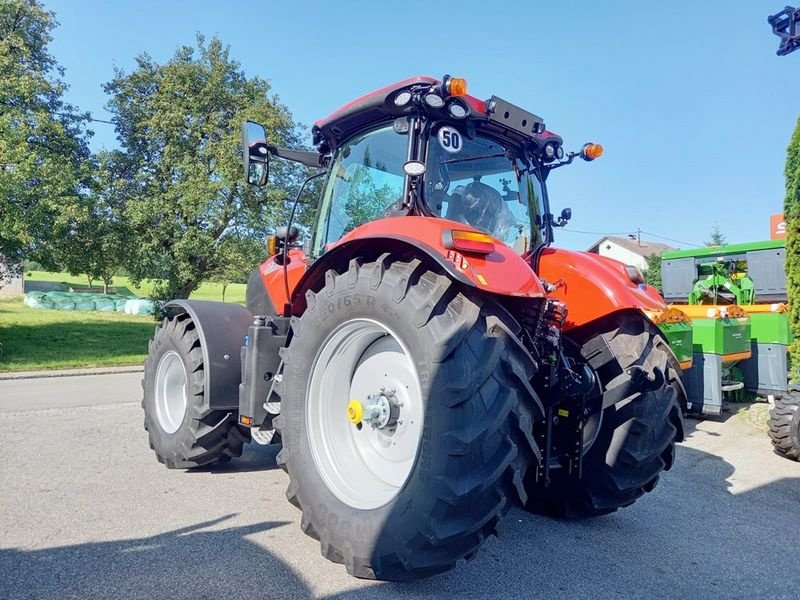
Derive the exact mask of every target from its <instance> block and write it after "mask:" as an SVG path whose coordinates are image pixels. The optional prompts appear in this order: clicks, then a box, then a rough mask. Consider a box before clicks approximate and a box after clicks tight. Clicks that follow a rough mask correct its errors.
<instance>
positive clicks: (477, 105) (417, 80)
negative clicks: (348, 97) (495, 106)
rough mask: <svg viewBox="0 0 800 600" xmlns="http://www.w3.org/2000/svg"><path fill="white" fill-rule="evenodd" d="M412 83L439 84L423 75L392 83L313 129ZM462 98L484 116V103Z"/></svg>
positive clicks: (361, 97) (318, 122) (335, 113)
mask: <svg viewBox="0 0 800 600" xmlns="http://www.w3.org/2000/svg"><path fill="white" fill-rule="evenodd" d="M414 83H432V84H438V83H441V82H440V81H439V80H438V79H436V78H435V77H426V76H424V75H420V76H418V77H409V78H408V79H404V80H403V81H398V82H397V83H393V84H391V85H387V86H386V87H382V88H380V89H379V90H375V91H374V92H370V93H369V94H364V95H363V96H360V97H358V98H356V99H355V100H353V101H351V102H348V103H347V104H345V105H344V106H342V107H341V108H340V109H338V110H337V111H335V112H333V113H331V114H330V115H328V116H327V117H326V118H324V119H320V120H319V121H316V122H315V123H314V126H315V127H319V128H322V127H325V125H327V124H328V123H330V122H331V121H335V120H336V119H338V118H339V117H341V116H342V115H343V114H345V113H347V112H348V111H349V110H350V109H351V108H353V107H355V106H359V105H363V104H366V103H368V102H369V100H370V99H372V98H375V97H378V96H385V95H387V94H390V93H391V92H393V91H395V90H399V89H400V88H403V87H406V86H407V85H411V84H414ZM462 98H463V99H464V100H465V101H466V102H467V104H469V105H470V106H471V107H472V109H473V110H475V111H478V112H480V113H483V114H486V102H484V101H483V100H480V99H479V98H476V97H475V96H470V95H469V94H467V95H466V96H462Z"/></svg>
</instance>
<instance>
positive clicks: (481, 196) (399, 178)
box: [245, 76, 602, 259]
mask: <svg viewBox="0 0 800 600" xmlns="http://www.w3.org/2000/svg"><path fill="white" fill-rule="evenodd" d="M252 125H253V124H250V127H249V128H245V132H246V133H247V132H251V131H252ZM257 135H258V136H262V134H261V133H260V132H257ZM312 135H313V142H314V144H315V146H316V148H317V150H318V152H319V154H318V155H317V156H311V157H309V158H310V160H306V161H305V163H306V164H314V165H324V166H326V167H327V168H328V170H327V182H326V184H325V187H324V192H323V194H322V198H321V200H320V203H319V209H318V212H317V216H316V221H315V225H314V228H313V231H312V236H311V238H312V239H311V243H310V257H309V258H311V259H316V258H319V257H320V256H321V255H322V254H323V253H325V252H326V251H327V250H329V249H331V248H333V247H335V246H336V245H337V243H338V242H339V241H340V240H341V239H342V238H343V237H345V236H346V235H347V234H348V233H350V232H352V231H353V230H355V229H356V228H358V227H360V226H362V225H365V224H367V223H370V222H373V221H375V220H378V219H382V218H385V217H393V216H424V217H437V218H441V219H447V220H448V221H453V222H456V223H459V224H462V225H466V226H468V227H469V228H471V229H474V230H477V231H479V232H482V233H484V234H487V235H488V236H490V237H491V238H492V240H493V241H497V242H501V243H503V244H505V245H507V246H509V247H510V248H512V249H513V250H514V251H515V252H516V253H517V254H519V255H522V254H525V253H527V252H529V251H531V250H535V249H537V248H540V247H542V246H543V245H545V244H547V243H548V242H549V241H550V240H551V239H552V227H553V226H558V225H563V224H564V223H565V222H566V220H567V218H568V216H569V214H570V213H569V211H568V210H567V211H565V213H564V215H562V218H561V219H559V220H555V219H554V218H553V216H552V215H551V214H550V212H549V207H548V201H547V191H546V187H545V179H546V177H547V174H548V172H549V171H550V170H551V169H552V168H555V167H557V166H561V165H562V164H566V163H568V162H571V161H572V158H573V157H574V156H575V155H576V154H578V153H571V154H570V155H569V156H568V157H567V158H566V159H565V158H564V151H563V149H562V140H561V138H560V137H559V136H557V135H555V134H553V133H551V132H548V131H546V129H545V126H544V122H543V120H542V119H541V118H540V117H538V116H536V115H534V114H532V113H530V112H527V111H525V110H523V109H521V108H519V107H516V106H514V105H512V104H510V103H508V102H506V101H504V100H502V99H500V98H497V97H495V96H493V97H491V98H490V99H489V100H487V101H483V100H479V99H478V98H475V97H473V96H470V95H468V94H467V82H466V81H465V80H464V79H460V78H455V77H449V76H445V77H444V78H442V80H441V81H439V80H437V79H433V78H430V77H415V78H411V79H407V80H405V81H401V82H399V83H396V84H393V85H390V86H387V87H385V88H382V89H380V90H377V91H375V92H373V93H371V94H368V95H366V96H363V97H361V98H359V99H357V100H355V101H353V102H351V103H349V104H347V105H346V106H344V107H343V108H341V109H339V110H338V111H336V112H334V113H333V114H331V115H330V116H329V117H327V118H325V119H322V120H320V121H317V122H316V123H315V125H314V127H313V130H312ZM261 139H263V137H262V138H261ZM245 144H246V147H248V148H251V149H252V148H254V147H256V148H257V152H255V153H254V152H252V151H251V152H249V153H248V156H247V158H249V161H250V162H251V163H256V164H259V163H263V162H265V161H266V160H268V156H269V153H272V154H278V155H281V150H280V149H275V148H268V150H269V153H265V152H264V148H265V147H264V146H263V145H259V144H256V145H255V146H254V142H253V140H252V139H246V140H245ZM601 152H602V148H601V147H600V146H599V145H596V144H587V145H586V146H585V147H584V149H583V150H582V151H581V153H580V156H582V157H583V158H584V159H586V160H592V159H593V158H596V157H597V156H599V155H600V153H601ZM310 154H311V153H310ZM246 168H247V172H248V174H250V172H251V169H252V168H253V167H251V166H248V167H246ZM262 171H263V169H259V171H258V172H259V173H261V172H262ZM258 179H259V176H257V177H256V180H257V181H255V182H259V183H265V181H260V180H258ZM250 180H251V181H254V178H253V177H252V176H251V177H250Z"/></svg>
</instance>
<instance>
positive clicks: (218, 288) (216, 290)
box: [25, 271, 247, 304]
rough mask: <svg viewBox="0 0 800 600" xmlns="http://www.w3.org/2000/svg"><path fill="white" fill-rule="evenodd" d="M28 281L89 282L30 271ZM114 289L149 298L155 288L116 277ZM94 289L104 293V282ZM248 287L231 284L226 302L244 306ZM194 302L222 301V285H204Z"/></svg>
mask: <svg viewBox="0 0 800 600" xmlns="http://www.w3.org/2000/svg"><path fill="white" fill-rule="evenodd" d="M25 280H26V281H47V282H54V283H64V284H66V285H70V286H78V287H80V288H87V287H88V285H89V284H88V281H87V280H86V277H84V276H82V275H70V274H69V273H50V272H48V271H29V272H27V273H25ZM112 286H113V287H115V288H117V289H119V290H120V291H125V290H123V289H121V288H125V289H127V290H128V291H130V292H131V293H132V294H136V295H137V296H147V295H148V294H149V293H150V292H151V290H152V288H153V286H152V283H151V282H148V281H145V282H142V285H140V286H135V285H133V284H132V283H131V280H130V279H128V278H127V277H114V283H113V284H112ZM93 287H96V288H97V291H98V292H102V291H103V282H102V281H95V282H94V283H93ZM246 287H247V286H246V285H245V284H243V283H231V284H230V285H228V287H227V288H226V289H225V302H238V303H239V304H244V297H245V288H246ZM191 298H192V299H193V300H215V301H217V302H220V301H222V284H221V283H210V282H207V283H203V284H201V285H200V287H199V288H197V290H195V291H194V293H193V294H192V295H191Z"/></svg>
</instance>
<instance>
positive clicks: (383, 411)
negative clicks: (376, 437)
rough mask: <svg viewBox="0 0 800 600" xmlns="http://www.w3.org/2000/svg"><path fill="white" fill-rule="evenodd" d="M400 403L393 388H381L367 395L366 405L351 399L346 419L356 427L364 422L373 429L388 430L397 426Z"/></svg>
mask: <svg viewBox="0 0 800 600" xmlns="http://www.w3.org/2000/svg"><path fill="white" fill-rule="evenodd" d="M402 405H403V403H402V402H400V400H398V398H397V396H396V395H395V390H389V391H386V390H385V388H382V389H381V391H380V393H377V394H370V395H369V396H367V401H366V405H362V404H361V402H359V401H358V400H351V401H350V404H348V405H347V419H348V420H349V421H350V422H351V423H353V425H355V426H356V427H359V426H360V425H361V424H362V423H363V422H366V423H367V424H368V425H371V426H372V428H373V429H386V430H387V432H388V431H391V430H392V429H394V428H395V427H396V426H397V424H398V421H399V416H400V407H401V406H402Z"/></svg>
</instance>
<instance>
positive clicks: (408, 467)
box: [306, 319, 424, 510]
mask: <svg viewBox="0 0 800 600" xmlns="http://www.w3.org/2000/svg"><path fill="white" fill-rule="evenodd" d="M410 357H411V354H410V353H409V352H408V349H407V348H406V346H405V345H404V344H403V343H402V342H401V341H400V338H399V337H398V336H397V335H396V334H395V333H394V332H393V331H391V330H390V329H388V328H387V327H386V326H385V325H382V324H380V323H378V322H376V321H373V320H370V319H354V320H351V321H347V322H345V323H343V324H342V325H340V326H339V327H338V328H336V330H334V331H333V333H331V334H330V335H329V336H328V338H327V339H326V340H325V342H323V344H322V346H321V348H320V350H319V352H318V353H317V356H316V359H315V360H314V365H313V367H312V371H311V378H310V381H309V385H308V391H307V402H306V429H307V431H308V439H309V443H310V446H311V452H312V455H313V457H314V463H315V464H316V467H317V470H318V471H319V473H320V475H321V476H322V479H323V480H324V481H325V484H326V485H327V486H328V489H330V491H331V492H333V494H334V495H335V496H336V497H337V498H339V500H341V501H342V502H344V503H345V504H347V505H349V506H351V507H353V508H357V509H362V510H371V509H374V508H379V507H381V506H384V505H385V504H387V503H388V502H390V501H391V500H392V499H394V498H395V497H396V496H397V495H398V494H399V493H400V490H401V489H402V487H403V485H404V484H405V482H406V481H407V480H408V477H409V475H410V474H411V471H412V469H413V467H414V463H415V461H416V458H417V451H418V449H419V445H420V440H421V439H422V428H423V414H424V404H423V401H422V392H421V389H420V383H419V376H418V375H417V371H416V368H415V367H414V363H413V361H412V360H411V358H410ZM382 390H383V391H385V392H386V394H391V398H392V402H393V403H394V404H395V405H396V407H397V411H398V412H397V417H396V419H395V422H393V423H391V424H390V426H386V427H382V428H381V427H373V426H372V425H371V424H369V423H368V422H366V421H364V422H362V426H361V428H360V429H359V428H357V426H356V425H354V424H353V423H351V422H350V421H349V420H348V418H347V406H348V403H349V402H350V401H351V400H354V399H355V400H358V401H359V402H361V403H366V402H367V399H368V397H370V396H374V395H376V394H378V395H380V394H381V393H382Z"/></svg>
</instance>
